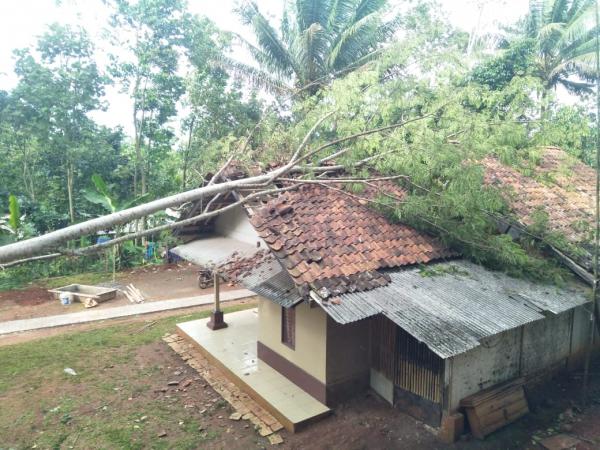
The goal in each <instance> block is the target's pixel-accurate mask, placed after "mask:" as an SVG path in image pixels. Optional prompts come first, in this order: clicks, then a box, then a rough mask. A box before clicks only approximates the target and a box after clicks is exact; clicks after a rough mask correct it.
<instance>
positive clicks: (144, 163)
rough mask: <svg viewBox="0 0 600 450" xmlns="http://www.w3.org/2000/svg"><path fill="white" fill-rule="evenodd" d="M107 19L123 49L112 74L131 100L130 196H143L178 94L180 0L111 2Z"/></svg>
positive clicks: (168, 134)
mask: <svg viewBox="0 0 600 450" xmlns="http://www.w3.org/2000/svg"><path fill="white" fill-rule="evenodd" d="M114 6H115V8H116V10H115V12H114V14H113V17H112V23H111V24H112V28H113V30H114V33H113V35H114V36H117V37H119V38H120V39H121V40H120V41H118V42H115V43H116V44H117V45H119V47H120V48H124V49H126V50H127V52H128V54H127V56H126V57H125V58H117V57H113V59H114V61H115V64H114V66H113V74H114V75H115V77H116V79H117V80H118V81H119V82H120V83H121V85H122V88H123V90H124V91H125V92H127V93H128V94H129V95H130V96H131V98H132V100H133V117H132V120H133V127H134V136H133V140H134V153H135V154H134V167H133V189H132V191H133V193H134V195H144V194H146V193H147V192H148V180H149V179H151V173H150V172H151V170H152V168H153V167H154V166H155V165H157V164H158V162H159V160H160V159H161V158H162V157H164V156H165V150H166V149H169V148H170V144H171V142H172V139H173V132H172V130H171V129H170V127H169V125H168V124H169V121H170V120H171V119H172V118H173V117H174V116H175V115H176V114H177V108H176V105H177V101H178V100H179V99H180V97H181V95H182V94H183V90H184V86H183V80H182V77H181V76H180V75H179V73H178V69H179V64H180V56H181V54H182V48H183V45H184V41H185V38H186V36H185V24H186V19H187V18H188V15H187V14H186V11H185V3H184V2H183V1H180V0H140V1H138V2H129V1H127V0H115V2H114Z"/></svg>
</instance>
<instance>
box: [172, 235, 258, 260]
mask: <svg viewBox="0 0 600 450" xmlns="http://www.w3.org/2000/svg"><path fill="white" fill-rule="evenodd" d="M258 250H260V249H259V248H257V247H256V246H254V245H250V244H247V243H245V242H241V241H238V240H237V239H232V238H230V237H225V236H217V235H212V236H207V237H205V238H202V239H198V240H195V241H192V242H190V243H188V244H183V245H178V246H177V247H175V248H173V249H171V252H173V253H175V254H176V255H177V256H179V257H181V258H183V259H185V260H186V261H190V262H193V263H194V264H198V265H200V266H209V267H210V266H219V265H221V264H223V263H226V262H227V261H228V260H229V259H230V258H231V257H232V256H234V255H237V256H239V257H249V256H252V255H254V254H255V253H256V252H257V251H258Z"/></svg>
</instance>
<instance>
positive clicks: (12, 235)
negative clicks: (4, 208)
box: [0, 194, 23, 245]
mask: <svg viewBox="0 0 600 450" xmlns="http://www.w3.org/2000/svg"><path fill="white" fill-rule="evenodd" d="M22 220H23V217H21V212H20V209H19V202H18V200H17V197H15V196H14V195H12V194H11V195H10V196H9V197H8V215H6V216H4V217H0V245H4V244H8V243H9V242H14V241H16V240H17V239H18V238H19V237H22V236H19V235H20V230H21V222H22Z"/></svg>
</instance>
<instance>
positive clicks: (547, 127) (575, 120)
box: [539, 106, 596, 165]
mask: <svg viewBox="0 0 600 450" xmlns="http://www.w3.org/2000/svg"><path fill="white" fill-rule="evenodd" d="M592 120H593V118H592V117H591V116H590V115H589V114H587V113H586V109H585V108H583V107H582V106H563V107H560V108H557V109H556V110H554V111H552V112H551V113H550V114H549V117H548V121H547V122H546V123H545V124H544V133H543V135H542V136H540V139H539V143H540V144H541V145H553V146H556V147H560V148H562V149H564V150H565V151H566V152H567V153H569V154H570V155H572V156H574V157H575V158H577V159H579V160H581V161H584V162H585V163H586V164H589V165H595V164H596V141H595V135H596V127H595V126H594V124H593V122H592Z"/></svg>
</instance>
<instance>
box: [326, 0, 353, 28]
mask: <svg viewBox="0 0 600 450" xmlns="http://www.w3.org/2000/svg"><path fill="white" fill-rule="evenodd" d="M357 3H358V2H357V0H334V1H333V2H332V5H331V8H330V11H329V17H328V19H327V29H328V30H329V31H330V32H331V33H332V34H334V35H337V34H338V33H340V32H341V31H342V30H343V29H344V28H345V27H346V26H347V25H348V23H350V21H351V20H352V18H353V17H354V15H355V11H356V8H357Z"/></svg>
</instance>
